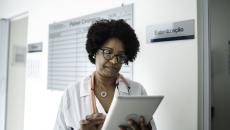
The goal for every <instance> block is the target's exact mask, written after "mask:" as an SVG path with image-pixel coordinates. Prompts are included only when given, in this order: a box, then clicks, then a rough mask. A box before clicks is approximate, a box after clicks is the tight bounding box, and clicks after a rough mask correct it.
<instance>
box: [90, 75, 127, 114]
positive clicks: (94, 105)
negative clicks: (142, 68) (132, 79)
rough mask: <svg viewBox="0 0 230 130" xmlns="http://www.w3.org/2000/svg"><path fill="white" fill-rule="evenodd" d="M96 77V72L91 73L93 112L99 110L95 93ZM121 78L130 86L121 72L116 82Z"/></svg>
mask: <svg viewBox="0 0 230 130" xmlns="http://www.w3.org/2000/svg"><path fill="white" fill-rule="evenodd" d="M94 77H95V72H94V73H93V74H92V75H91V80H90V98H91V111H92V113H96V112H97V107H96V96H95V94H94ZM119 79H121V80H123V81H124V83H125V85H126V86H127V87H128V88H129V84H128V81H127V80H126V79H125V78H124V77H123V76H122V75H121V74H119V76H118V78H117V80H116V83H117V82H118V80H119Z"/></svg>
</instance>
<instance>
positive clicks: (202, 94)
mask: <svg viewBox="0 0 230 130" xmlns="http://www.w3.org/2000/svg"><path fill="white" fill-rule="evenodd" d="M209 23H210V20H209V0H197V32H198V130H211V53H210V52H211V51H210V31H209V29H210V28H209V26H210V25H209Z"/></svg>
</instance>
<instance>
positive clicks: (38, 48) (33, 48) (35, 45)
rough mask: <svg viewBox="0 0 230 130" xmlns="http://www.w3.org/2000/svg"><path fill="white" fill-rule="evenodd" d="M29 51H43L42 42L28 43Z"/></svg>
mask: <svg viewBox="0 0 230 130" xmlns="http://www.w3.org/2000/svg"><path fill="white" fill-rule="evenodd" d="M28 52H29V53H34V52H42V42H39V43H30V44H28Z"/></svg>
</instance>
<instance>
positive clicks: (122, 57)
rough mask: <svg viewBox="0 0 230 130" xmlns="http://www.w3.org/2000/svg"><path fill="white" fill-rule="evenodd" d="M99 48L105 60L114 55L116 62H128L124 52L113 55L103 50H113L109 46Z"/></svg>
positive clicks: (110, 58)
mask: <svg viewBox="0 0 230 130" xmlns="http://www.w3.org/2000/svg"><path fill="white" fill-rule="evenodd" d="M99 50H101V51H102V54H103V57H104V59H105V60H112V59H113V58H114V57H116V60H117V63H119V64H125V63H127V62H128V57H127V55H125V54H120V55H114V53H106V52H105V51H107V50H108V51H111V52H113V50H112V49H110V48H100V49H99Z"/></svg>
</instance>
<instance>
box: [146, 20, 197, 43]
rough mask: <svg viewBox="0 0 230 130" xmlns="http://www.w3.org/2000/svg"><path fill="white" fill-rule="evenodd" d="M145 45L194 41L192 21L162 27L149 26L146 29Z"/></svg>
mask: <svg viewBox="0 0 230 130" xmlns="http://www.w3.org/2000/svg"><path fill="white" fill-rule="evenodd" d="M146 33H147V34H146V36H147V43H156V42H162V41H174V40H185V39H194V37H195V36H194V20H186V21H180V22H174V23H168V24H162V25H151V26H148V27H147V29H146Z"/></svg>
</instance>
